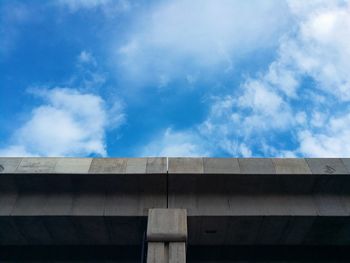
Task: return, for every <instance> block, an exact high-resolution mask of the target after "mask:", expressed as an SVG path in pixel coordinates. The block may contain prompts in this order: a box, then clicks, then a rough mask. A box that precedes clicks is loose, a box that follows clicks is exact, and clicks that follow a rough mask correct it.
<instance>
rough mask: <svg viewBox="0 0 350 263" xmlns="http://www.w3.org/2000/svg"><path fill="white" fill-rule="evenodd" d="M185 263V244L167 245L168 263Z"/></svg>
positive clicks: (174, 243)
mask: <svg viewBox="0 0 350 263" xmlns="http://www.w3.org/2000/svg"><path fill="white" fill-rule="evenodd" d="M185 262H186V244H185V242H170V243H169V263H185Z"/></svg>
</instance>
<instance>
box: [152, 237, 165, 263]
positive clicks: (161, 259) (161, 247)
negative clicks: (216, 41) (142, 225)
mask: <svg viewBox="0 0 350 263" xmlns="http://www.w3.org/2000/svg"><path fill="white" fill-rule="evenodd" d="M166 250H167V249H166V247H165V243H164V242H151V243H149V244H148V253H147V263H167V258H168V256H167V251H166Z"/></svg>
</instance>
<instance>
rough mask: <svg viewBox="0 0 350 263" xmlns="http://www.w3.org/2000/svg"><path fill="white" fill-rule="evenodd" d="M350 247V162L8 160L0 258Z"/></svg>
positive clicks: (259, 253)
mask: <svg viewBox="0 0 350 263" xmlns="http://www.w3.org/2000/svg"><path fill="white" fill-rule="evenodd" d="M349 245H350V158H349V159H347V158H342V159H336V158H335V159H312V158H311V159H307V158H306V159H269V158H266V159H259V158H255V159H253V158H245V159H237V158H227V159H219V158H0V261H1V262H19V261H25V260H29V259H31V260H34V261H35V260H37V261H40V262H43V261H55V262H61V261H70V260H80V261H84V262H86V261H90V262H107V261H108V262H179V263H180V262H185V260H186V258H187V261H188V262H209V261H210V262H224V261H225V262H228V261H229V262H269V261H271V260H273V261H274V262H276V261H277V262H278V261H280V262H286V261H287V262H291V261H293V260H294V261H293V262H300V260H304V261H306V262H310V261H311V260H319V259H323V260H329V262H334V261H336V260H344V261H349V260H350V255H349V253H348V251H349V248H350V246H349ZM147 250H148V253H147ZM147 257H148V259H147Z"/></svg>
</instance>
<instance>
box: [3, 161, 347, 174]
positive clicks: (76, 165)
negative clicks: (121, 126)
mask: <svg viewBox="0 0 350 263" xmlns="http://www.w3.org/2000/svg"><path fill="white" fill-rule="evenodd" d="M0 173H19V174H36V173H45V174H52V173H57V174H87V173H91V174H165V173H169V174H252V175H255V174H350V158H305V159H304V158H299V159H298V158H294V159H293V158H165V157H159V158H0Z"/></svg>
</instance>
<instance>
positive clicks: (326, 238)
mask: <svg viewBox="0 0 350 263" xmlns="http://www.w3.org/2000/svg"><path fill="white" fill-rule="evenodd" d="M187 220H188V238H187V242H188V245H189V246H192V245H210V246H217V245H220V246H225V245H350V235H349V233H350V217H348V216H345V217H339V216H337V217H333V216H329V217H328V216H325V217H317V216H188V218H187ZM146 229H147V217H118V216H115V217H113V216H110V217H108V216H93V217H92V216H79V217H77V216H12V217H1V216H0V237H1V238H0V246H4V245H24V246H26V245H125V246H127V245H138V246H139V247H140V246H141V244H142V241H144V234H145V231H146Z"/></svg>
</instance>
